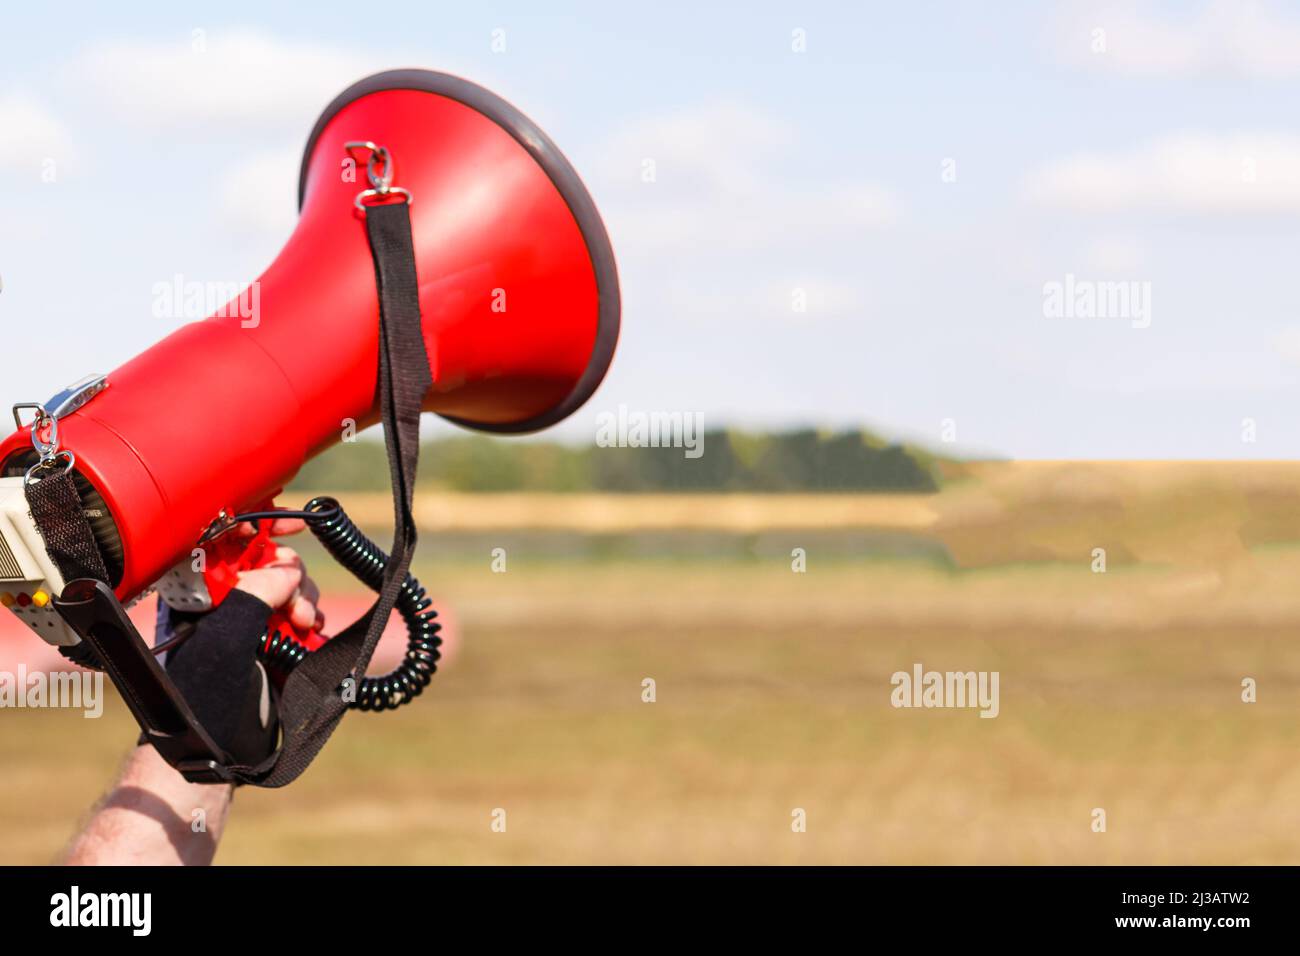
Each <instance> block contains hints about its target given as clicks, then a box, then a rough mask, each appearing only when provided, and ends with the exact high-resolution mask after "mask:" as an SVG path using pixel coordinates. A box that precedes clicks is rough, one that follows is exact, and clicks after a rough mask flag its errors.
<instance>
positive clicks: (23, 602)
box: [18, 591, 32, 607]
mask: <svg viewBox="0 0 1300 956" xmlns="http://www.w3.org/2000/svg"><path fill="white" fill-rule="evenodd" d="M31 603H32V597H31V595H30V594H28V593H27V592H26V591H20V592H19V593H18V606H19V607H26V606H27V605H29V604H31Z"/></svg>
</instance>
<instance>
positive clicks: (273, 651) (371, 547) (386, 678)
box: [235, 497, 442, 710]
mask: <svg viewBox="0 0 1300 956" xmlns="http://www.w3.org/2000/svg"><path fill="white" fill-rule="evenodd" d="M285 516H290V517H301V518H302V519H303V520H304V521H306V523H307V527H308V528H310V529H311V532H312V534H314V535H315V536H316V538H317V540H319V541H320V543H321V545H322V546H323V547H324V548H325V550H326V551H328V552H329V554H330V556H331V557H333V558H334V560H335V561H337V562H338V563H339V564H341V565H343V567H345V568H347V570H348V571H350V572H351V573H352V574H353V576H355V577H356V578H357V580H359V581H360V582H361V583H362V584H364V585H365V586H366V587H368V588H370V589H371V590H372V591H379V590H380V589H381V588H382V587H383V580H384V568H385V567H386V566H387V565H388V555H387V554H385V553H384V550H383V549H382V548H381V547H379V545H377V544H375V543H374V542H373V541H371V540H370V539H369V538H368V537H366V535H365V534H364V533H363V532H362V531H361V529H360V528H358V527H357V526H356V525H355V524H353V523H352V519H350V518H349V517H348V516H347V514H346V513H344V511H343V508H342V506H341V505H340V504H339V503H338V502H337V501H335V500H334V499H333V498H327V497H319V498H313V499H312V500H311V501H309V502H307V506H306V507H305V508H304V509H303V510H302V511H301V512H296V513H295V512H278V513H276V517H285ZM247 517H249V516H247V515H237V516H236V519H235V520H239V521H242V520H244V519H245V518H247ZM256 517H262V515H261V514H258V515H256ZM432 604H433V602H432V601H431V600H430V599H429V596H428V595H427V594H426V593H425V590H424V588H423V587H421V586H420V582H419V581H417V580H416V579H415V578H414V577H413V576H412V575H410V574H407V575H406V579H405V580H404V581H403V582H402V587H401V590H400V591H398V592H397V600H396V602H395V604H394V610H395V611H397V613H398V614H400V615H401V617H402V620H403V621H405V622H406V630H407V633H408V635H409V636H408V638H407V643H406V657H405V658H404V659H403V661H402V663H401V664H400V665H398V667H397V669H396V670H394V671H393V672H392V673H390V674H385V675H383V676H382V677H369V676H365V675H357V678H358V685H357V693H356V699H355V700H353V701H351V702H350V704H349V705H348V706H350V707H352V708H355V709H356V710H392V709H393V708H394V707H400V706H401V705H402V704H406V703H409V702H410V701H412V700H414V699H415V698H416V697H418V696H420V693H421V692H422V691H423V690H424V688H426V687H428V686H429V681H430V680H432V679H433V675H434V672H435V671H436V670H437V669H438V658H439V656H440V654H439V651H438V648H439V647H440V646H441V645H442V638H440V637H439V636H438V632H439V631H440V630H442V625H441V624H439V623H438V621H437V617H438V612H437V611H435V610H434V609H433V607H432ZM309 653H311V652H310V651H309V650H307V648H306V647H304V646H303V645H302V644H301V643H300V642H299V641H298V640H297V638H296V637H294V635H292V634H289V633H286V632H284V631H281V630H280V629H279V628H276V629H274V630H273V631H272V632H271V633H270V634H268V635H267V638H266V640H265V641H264V642H263V644H262V651H261V653H260V655H259V658H260V659H261V660H262V662H263V663H264V664H265V665H266V666H267V668H268V669H271V670H273V671H275V672H277V673H278V674H279V675H281V676H282V677H287V676H288V675H289V673H290V672H291V671H292V670H293V669H294V668H295V667H297V666H298V665H299V664H301V663H302V662H303V660H304V659H305V658H306V657H307V655H308V654H309Z"/></svg>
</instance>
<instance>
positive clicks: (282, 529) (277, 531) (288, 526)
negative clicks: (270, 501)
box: [271, 518, 307, 538]
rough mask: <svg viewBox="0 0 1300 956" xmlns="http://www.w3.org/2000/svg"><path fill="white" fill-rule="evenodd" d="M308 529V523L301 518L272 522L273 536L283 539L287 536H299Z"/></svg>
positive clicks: (278, 519) (279, 519)
mask: <svg viewBox="0 0 1300 956" xmlns="http://www.w3.org/2000/svg"><path fill="white" fill-rule="evenodd" d="M306 528H307V522H305V521H303V520H302V519H301V518H276V519H275V520H274V521H272V522H271V536H272V537H274V538H282V537H284V536H285V535H289V534H298V533H299V532H301V531H305V530H306Z"/></svg>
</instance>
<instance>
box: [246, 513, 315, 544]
mask: <svg viewBox="0 0 1300 956" xmlns="http://www.w3.org/2000/svg"><path fill="white" fill-rule="evenodd" d="M277 510H279V509H277ZM262 520H266V519H261V520H259V521H241V522H239V524H237V525H235V532H234V533H235V534H237V535H239V536H240V537H243V538H251V537H253V535H255V534H257V526H258V525H259V524H261V521H262ZM306 527H307V522H305V521H303V520H302V519H301V518H273V519H271V536H272V537H274V538H281V537H284V536H286V535H290V534H298V533H299V532H300V531H302V530H304V529H305V528H306Z"/></svg>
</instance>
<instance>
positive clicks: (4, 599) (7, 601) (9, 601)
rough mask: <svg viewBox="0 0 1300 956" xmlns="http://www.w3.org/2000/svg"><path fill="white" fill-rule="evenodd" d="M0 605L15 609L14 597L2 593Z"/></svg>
mask: <svg viewBox="0 0 1300 956" xmlns="http://www.w3.org/2000/svg"><path fill="white" fill-rule="evenodd" d="M0 604H3V605H4V606H5V607H13V606H14V596H13V595H12V594H10V593H9V592H8V591H5V592H3V593H0Z"/></svg>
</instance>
